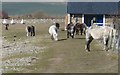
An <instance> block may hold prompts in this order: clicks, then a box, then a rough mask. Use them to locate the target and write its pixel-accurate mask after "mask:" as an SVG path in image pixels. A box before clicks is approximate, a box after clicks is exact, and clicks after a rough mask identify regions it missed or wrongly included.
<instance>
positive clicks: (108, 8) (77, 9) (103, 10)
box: [67, 2, 120, 26]
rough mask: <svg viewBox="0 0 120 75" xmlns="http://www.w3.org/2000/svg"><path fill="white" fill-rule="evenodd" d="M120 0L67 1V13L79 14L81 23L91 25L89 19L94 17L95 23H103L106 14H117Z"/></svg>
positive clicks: (119, 9)
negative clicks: (96, 0)
mask: <svg viewBox="0 0 120 75" xmlns="http://www.w3.org/2000/svg"><path fill="white" fill-rule="evenodd" d="M119 7H120V2H68V3H67V13H68V14H69V15H70V21H71V17H72V16H73V15H74V17H78V16H81V18H82V23H86V24H87V25H88V26H91V20H92V19H93V17H95V18H96V22H97V23H105V17H106V16H107V15H119V13H120V8H119ZM99 25H103V24H99Z"/></svg>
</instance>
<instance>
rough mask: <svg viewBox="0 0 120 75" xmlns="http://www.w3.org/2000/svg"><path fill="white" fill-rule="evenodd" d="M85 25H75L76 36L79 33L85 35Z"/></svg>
mask: <svg viewBox="0 0 120 75" xmlns="http://www.w3.org/2000/svg"><path fill="white" fill-rule="evenodd" d="M85 29H86V27H85V24H84V23H81V24H80V23H76V25H75V32H76V35H79V32H80V33H81V35H82V34H83V33H84V34H85Z"/></svg>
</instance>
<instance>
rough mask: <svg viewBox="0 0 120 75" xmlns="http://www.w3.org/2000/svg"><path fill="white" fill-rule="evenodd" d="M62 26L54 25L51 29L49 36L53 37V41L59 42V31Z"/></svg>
mask: <svg viewBox="0 0 120 75" xmlns="http://www.w3.org/2000/svg"><path fill="white" fill-rule="evenodd" d="M59 27H60V25H59V23H54V24H53V25H52V26H50V27H49V34H50V35H51V39H52V40H55V41H58V29H59Z"/></svg>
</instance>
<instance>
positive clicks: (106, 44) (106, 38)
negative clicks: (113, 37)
mask: <svg viewBox="0 0 120 75" xmlns="http://www.w3.org/2000/svg"><path fill="white" fill-rule="evenodd" d="M108 41H109V38H108V37H104V38H103V43H104V50H106V51H108Z"/></svg>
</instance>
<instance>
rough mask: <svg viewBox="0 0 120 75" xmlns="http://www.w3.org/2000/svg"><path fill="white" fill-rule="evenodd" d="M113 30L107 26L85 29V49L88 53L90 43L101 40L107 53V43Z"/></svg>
mask: <svg viewBox="0 0 120 75" xmlns="http://www.w3.org/2000/svg"><path fill="white" fill-rule="evenodd" d="M112 30H113V28H111V27H109V26H102V27H101V26H97V25H96V26H94V25H93V26H91V27H87V29H86V45H85V49H86V50H87V51H90V43H91V42H92V40H93V39H96V40H99V39H102V40H103V43H104V49H105V50H106V51H108V49H109V48H108V42H109V40H110V37H111V36H110V35H111V34H112Z"/></svg>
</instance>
